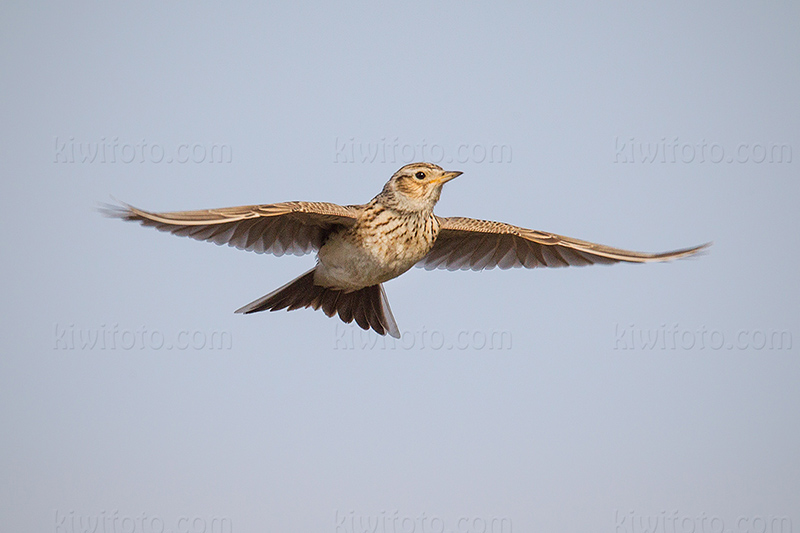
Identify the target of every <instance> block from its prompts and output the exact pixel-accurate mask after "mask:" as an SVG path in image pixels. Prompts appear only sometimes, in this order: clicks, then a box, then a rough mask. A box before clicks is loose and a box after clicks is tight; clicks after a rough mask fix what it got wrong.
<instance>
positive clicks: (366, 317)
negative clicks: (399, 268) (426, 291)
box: [236, 268, 400, 338]
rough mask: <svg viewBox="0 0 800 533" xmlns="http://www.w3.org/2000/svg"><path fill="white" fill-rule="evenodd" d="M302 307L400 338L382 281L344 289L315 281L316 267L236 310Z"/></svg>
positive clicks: (249, 311)
mask: <svg viewBox="0 0 800 533" xmlns="http://www.w3.org/2000/svg"><path fill="white" fill-rule="evenodd" d="M302 307H311V308H313V309H322V311H323V312H324V313H325V314H326V315H328V316H329V317H333V316H334V315H336V314H338V315H339V318H341V319H342V320H343V321H344V322H347V323H350V322H352V321H353V320H355V321H356V323H357V324H358V325H359V327H361V328H362V329H370V328H372V329H373V330H374V331H375V332H376V333H378V334H379V335H386V334H387V333H388V334H389V335H391V336H392V337H395V338H400V330H399V329H398V328H397V322H395V320H394V316H392V310H391V308H389V300H388V299H387V298H386V292H385V291H384V290H383V285H380V284H378V285H372V286H370V287H364V288H363V289H359V290H356V291H351V292H345V291H342V290H337V289H329V288H327V287H321V286H319V285H314V269H313V268H312V269H311V270H309V271H308V272H306V273H305V274H303V275H302V276H300V277H298V278H296V279H294V280H292V281H290V282H289V283H287V284H286V285H283V286H281V287H279V288H278V289H276V290H274V291H272V292H271V293H269V294H267V295H266V296H262V297H261V298H259V299H258V300H255V301H253V302H250V303H249V304H247V305H245V306H244V307H242V308H240V309H237V310H236V312H237V313H244V314H249V313H257V312H259V311H266V310H270V311H278V310H279V309H286V310H287V311H292V310H294V309H300V308H302Z"/></svg>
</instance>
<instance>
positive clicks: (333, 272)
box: [314, 226, 438, 291]
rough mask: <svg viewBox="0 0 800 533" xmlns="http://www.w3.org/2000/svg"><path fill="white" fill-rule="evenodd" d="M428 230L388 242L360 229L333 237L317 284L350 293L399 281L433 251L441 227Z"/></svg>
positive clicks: (323, 250)
mask: <svg viewBox="0 0 800 533" xmlns="http://www.w3.org/2000/svg"><path fill="white" fill-rule="evenodd" d="M389 227H391V226H389ZM383 229H384V230H386V229H388V228H387V227H385V226H384V227H383ZM428 229H429V231H418V232H417V236H416V237H412V236H410V235H408V234H406V237H405V238H404V237H403V236H402V235H403V234H402V233H401V232H395V233H391V234H390V235H391V237H392V238H388V239H387V238H386V236H385V235H378V234H371V233H369V232H365V231H359V230H358V229H356V231H355V232H354V233H344V232H342V233H335V234H332V235H331V236H330V237H329V239H328V241H327V242H326V243H325V244H324V245H323V246H322V248H320V250H319V254H318V255H317V258H318V260H319V264H318V265H317V269H316V273H315V274H314V283H316V284H317V285H322V286H323V287H332V288H337V289H344V290H348V291H349V290H357V289H361V288H364V287H369V286H371V285H376V284H378V283H383V282H384V281H388V280H390V279H393V278H396V277H397V276H399V275H400V274H402V273H404V272H406V271H407V270H408V269H410V268H411V267H413V266H414V265H415V264H416V263H417V262H418V261H419V260H420V259H422V258H423V257H425V255H426V254H427V253H428V252H429V251H430V249H431V247H432V246H433V242H434V240H435V233H434V231H435V230H438V227H437V228H435V229H434V228H433V227H432V226H430V227H429V228H428ZM411 239H414V240H413V241H412V240H411Z"/></svg>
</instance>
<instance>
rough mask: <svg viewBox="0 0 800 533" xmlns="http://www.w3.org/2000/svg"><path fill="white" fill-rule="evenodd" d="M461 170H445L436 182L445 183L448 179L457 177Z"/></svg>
mask: <svg viewBox="0 0 800 533" xmlns="http://www.w3.org/2000/svg"><path fill="white" fill-rule="evenodd" d="M461 174H463V172H461V171H460V170H454V171H452V172H445V173H444V174H442V177H441V178H439V179H438V180H436V183H447V182H448V181H450V180H452V179H455V178H457V177H459V176H460V175H461Z"/></svg>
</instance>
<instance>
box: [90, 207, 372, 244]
mask: <svg viewBox="0 0 800 533" xmlns="http://www.w3.org/2000/svg"><path fill="white" fill-rule="evenodd" d="M362 209H363V206H359V205H347V206H341V205H337V204H331V203H326V202H284V203H279V204H264V205H246V206H241V207H227V208H222V209H204V210H199V211H175V212H169V213H151V212H149V211H144V210H142V209H138V208H136V207H133V206H131V205H127V204H123V205H108V206H104V207H103V208H102V209H101V211H102V212H103V213H104V214H106V215H107V216H110V217H114V218H121V219H122V220H129V221H134V222H139V223H141V224H142V225H143V226H150V227H154V228H156V229H157V230H159V231H166V232H169V233H172V234H173V235H178V236H184V237H191V238H193V239H197V240H201V241H209V242H213V243H215V244H219V245H222V244H227V245H228V246H233V247H235V248H239V249H240V250H248V251H254V252H257V253H272V254H275V255H283V254H285V253H291V254H295V255H303V254H307V253H309V252H312V251H315V250H319V248H320V247H321V246H322V244H323V243H324V241H325V239H326V237H327V236H328V234H330V232H331V231H334V230H336V229H339V228H343V227H349V226H351V225H353V223H354V222H355V220H356V218H358V215H359V214H360V212H361V210H362Z"/></svg>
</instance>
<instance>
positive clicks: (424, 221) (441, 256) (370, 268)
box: [105, 163, 708, 337]
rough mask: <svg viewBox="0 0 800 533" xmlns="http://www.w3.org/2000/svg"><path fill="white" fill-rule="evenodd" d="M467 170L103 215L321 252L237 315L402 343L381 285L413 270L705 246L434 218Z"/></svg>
mask: <svg viewBox="0 0 800 533" xmlns="http://www.w3.org/2000/svg"><path fill="white" fill-rule="evenodd" d="M459 175H461V172H447V171H445V170H443V169H442V168H441V167H439V166H437V165H433V164H430V163H412V164H410V165H406V166H404V167H403V168H401V169H400V170H398V171H397V172H395V173H394V175H393V176H392V177H391V179H390V180H389V181H388V182H387V183H386V185H384V187H383V190H382V191H381V192H380V193H379V194H378V195H377V196H376V197H375V198H373V199H372V200H371V201H370V202H369V203H367V204H365V205H346V206H342V205H336V204H331V203H326V202H284V203H279V204H265V205H250V206H243V207H227V208H222V209H207V210H201V211H179V212H171V213H150V212H147V211H143V210H141V209H137V208H135V207H133V206H130V205H127V204H126V205H124V206H112V207H109V208H107V209H105V213H106V214H108V215H110V216H113V217H117V218H121V219H123V220H133V221H138V222H140V223H141V224H142V225H144V226H153V227H155V228H156V229H159V230H161V231H168V232H170V233H173V234H175V235H181V236H186V237H191V238H193V239H198V240H205V241H211V242H213V243H216V244H220V245H221V244H227V245H228V246H235V247H236V248H239V249H241V250H249V251H254V252H258V253H271V254H274V255H278V256H280V255H283V254H285V253H291V254H294V255H303V254H307V253H309V252H311V251H316V252H317V264H316V266H315V267H314V268H312V269H311V270H309V271H308V272H306V273H305V274H303V275H302V276H300V277H298V278H297V279H295V280H293V281H290V282H289V283H287V284H286V285H284V286H282V287H280V288H278V289H276V290H274V291H273V292H271V293H269V294H267V295H266V296H264V297H262V298H259V299H258V300H255V301H254V302H251V303H249V304H247V305H245V306H244V307H242V308H241V309H238V310H237V311H236V312H237V313H255V312H258V311H265V310H267V309H269V310H271V311H276V310H278V309H284V308H286V309H288V310H289V311H291V310H293V309H299V308H301V307H313V308H314V309H320V308H321V309H322V310H323V311H324V312H325V314H326V315H328V316H329V317H332V316H334V315H335V314H337V313H338V314H339V317H340V318H341V319H342V320H343V321H344V322H352V321H353V320H355V321H356V323H358V325H359V326H360V327H362V328H363V329H370V328H372V329H373V330H375V332H376V333H378V334H380V335H385V334H386V333H389V335H391V336H393V337H399V336H400V331H399V330H398V328H397V323H396V322H395V320H394V317H393V316H392V311H391V309H390V308H389V301H388V300H387V298H386V293H385V292H384V290H383V285H382V283H383V282H385V281H388V280H390V279H393V278H396V277H397V276H399V275H400V274H402V273H404V272H406V271H407V270H408V269H410V268H411V267H412V266H414V265H418V266H422V267H424V268H425V269H427V270H432V269H435V268H446V269H448V270H458V269H461V270H466V269H472V270H482V269H484V268H486V269H490V268H494V267H500V268H501V269H507V268H511V267H525V268H535V267H563V266H569V265H573V266H583V265H591V264H594V263H617V262H620V261H625V262H630V263H647V262H653V261H669V260H671V259H678V258H681V257H687V256H690V255H693V254H695V253H697V252H698V251H700V250H702V249H703V248H705V247H706V246H708V244H703V245H700V246H695V247H692V248H685V249H682V250H675V251H672V252H664V253H659V254H649V253H641V252H631V251H628V250H620V249H618V248H611V247H610V246H604V245H601V244H593V243H590V242H586V241H581V240H578V239H571V238H569V237H562V236H561V235H555V234H553V233H546V232H543V231H535V230H530V229H526V228H520V227H517V226H512V225H510V224H505V223H503V222H491V221H487V220H476V219H472V218H462V217H450V218H443V217H438V216H436V215H434V214H433V207H434V206H435V205H436V202H438V201H439V195H440V193H441V191H442V186H443V185H444V184H445V183H447V182H448V181H450V180H452V179H453V178H456V177H458V176H459Z"/></svg>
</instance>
